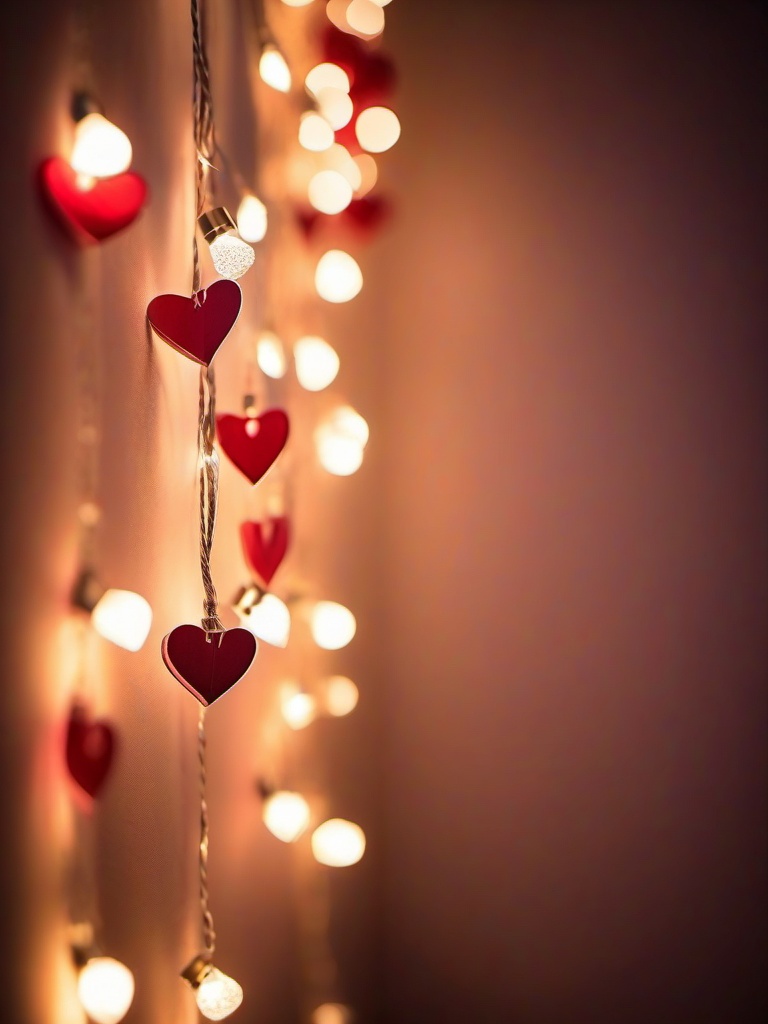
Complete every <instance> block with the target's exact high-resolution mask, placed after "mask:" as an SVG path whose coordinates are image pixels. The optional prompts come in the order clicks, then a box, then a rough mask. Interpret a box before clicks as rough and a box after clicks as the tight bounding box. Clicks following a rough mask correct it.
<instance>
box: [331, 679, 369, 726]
mask: <svg viewBox="0 0 768 1024" xmlns="http://www.w3.org/2000/svg"><path fill="white" fill-rule="evenodd" d="M324 691H325V692H324V698H325V709H326V711H327V712H328V714H329V715H333V717H334V718H343V717H344V716H345V715H348V714H350V712H352V711H354V710H355V708H356V707H357V702H358V700H359V699H360V693H359V691H358V689H357V687H356V686H355V684H354V683H353V682H352V680H351V679H348V678H347V677H346V676H331V678H330V679H327V680H326V681H325V686H324Z"/></svg>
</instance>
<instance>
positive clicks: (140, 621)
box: [91, 590, 152, 651]
mask: <svg viewBox="0 0 768 1024" xmlns="http://www.w3.org/2000/svg"><path fill="white" fill-rule="evenodd" d="M91 621H92V622H93V628H94V629H95V630H96V632H97V633H98V634H99V635H100V636H103V637H104V639H105V640H111V641H112V643H113V644H117V646H118V647H124V648H125V649H126V651H138V650H139V649H140V648H141V647H143V645H144V641H145V640H146V639H147V635H148V634H149V630H150V627H151V625H152V609H151V608H150V606H149V602H148V601H146V600H145V599H144V598H143V597H142V596H141V594H134V592H133V591H132V590H105V591H104V593H103V594H102V596H101V597H100V598H99V600H98V601H97V603H96V605H95V606H94V609H93V612H92V613H91Z"/></svg>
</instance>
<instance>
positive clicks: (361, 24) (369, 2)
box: [346, 0, 385, 36]
mask: <svg viewBox="0 0 768 1024" xmlns="http://www.w3.org/2000/svg"><path fill="white" fill-rule="evenodd" d="M346 19H347V24H348V25H349V26H350V28H353V29H354V30H355V31H356V32H360V33H361V34H362V35H366V36H378V35H380V34H381V33H382V32H383V31H384V22H385V16H384V11H383V10H382V8H381V7H380V6H379V4H376V3H374V2H373V0H352V3H351V4H350V5H349V7H347V10H346Z"/></svg>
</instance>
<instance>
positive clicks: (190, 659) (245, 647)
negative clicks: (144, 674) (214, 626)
mask: <svg viewBox="0 0 768 1024" xmlns="http://www.w3.org/2000/svg"><path fill="white" fill-rule="evenodd" d="M162 650H163V661H164V662H165V664H166V667H167V668H168V670H169V672H170V673H171V674H172V675H174V676H175V677H176V679H178V681H179V682H180V683H181V685H182V686H184V687H186V689H188V690H189V692H190V693H191V694H192V696H193V697H197V699H198V700H199V701H200V703H201V704H202V705H203V706H204V707H208V706H209V705H210V704H213V702H214V701H215V700H218V699H219V697H221V696H222V695H223V694H225V693H226V692H227V690H231V689H232V687H233V686H234V685H235V683H236V682H237V681H238V680H239V679H242V677H243V676H244V675H245V673H246V672H247V671H248V669H249V668H250V667H251V664H252V663H253V659H254V658H255V657H256V637H255V636H254V635H253V633H249V632H248V630H247V629H241V628H240V627H239V626H236V627H235V628H234V629H226V630H224V632H223V633H206V631H205V630H204V629H201V628H200V627H199V626H192V625H184V626H177V627H176V628H175V629H172V630H171V632H170V633H169V634H168V636H166V637H165V638H164V639H163V648H162Z"/></svg>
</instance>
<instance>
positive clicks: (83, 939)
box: [69, 921, 98, 970]
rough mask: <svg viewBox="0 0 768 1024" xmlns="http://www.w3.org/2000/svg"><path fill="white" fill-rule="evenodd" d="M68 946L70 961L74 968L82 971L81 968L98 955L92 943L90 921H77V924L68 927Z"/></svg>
mask: <svg viewBox="0 0 768 1024" xmlns="http://www.w3.org/2000/svg"><path fill="white" fill-rule="evenodd" d="M69 944H70V946H71V947H72V959H73V960H74V962H75V967H77V969H78V970H82V969H83V967H85V965H86V964H87V963H88V961H89V960H92V959H93V957H95V956H97V955H98V950H97V949H96V945H95V943H94V936H93V925H92V924H91V923H90V921H78V922H77V924H71V925H70V926H69Z"/></svg>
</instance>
